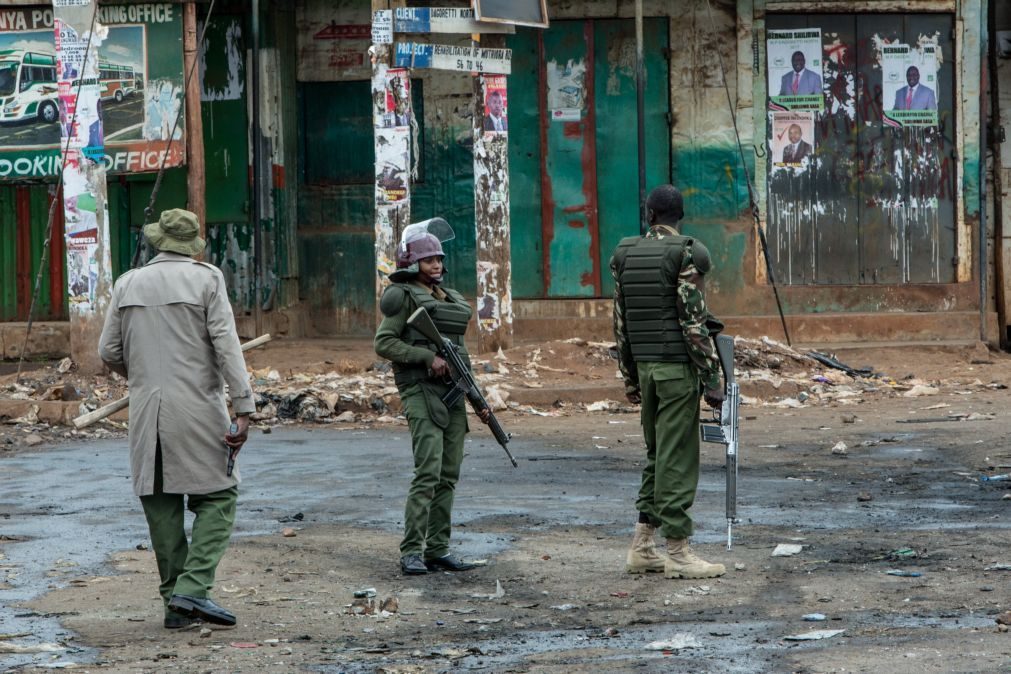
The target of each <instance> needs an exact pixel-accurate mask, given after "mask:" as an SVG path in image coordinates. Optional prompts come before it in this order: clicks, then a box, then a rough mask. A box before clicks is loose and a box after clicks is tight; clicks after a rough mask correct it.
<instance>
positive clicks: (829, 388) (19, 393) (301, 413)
mask: <svg viewBox="0 0 1011 674" xmlns="http://www.w3.org/2000/svg"><path fill="white" fill-rule="evenodd" d="M302 348H303V346H302V344H300V343H298V342H293V343H291V344H290V345H286V344H285V340H276V341H275V342H274V343H272V345H271V347H270V349H269V350H264V351H263V352H262V353H253V354H251V355H247V362H251V363H252V365H251V366H250V377H251V381H252V384H253V389H254V392H255V396H254V397H255V400H256V408H257V409H256V412H255V413H254V414H253V415H252V416H251V421H252V422H253V423H254V424H255V426H256V428H257V429H259V430H260V431H261V432H270V429H271V428H272V427H274V426H277V425H281V424H292V423H311V424H342V425H347V426H350V427H352V428H353V427H359V428H360V427H362V426H368V425H371V424H393V425H405V424H406V419H405V418H404V417H403V416H402V415H401V414H400V412H399V409H400V399H399V395H398V392H397V387H396V384H395V382H394V380H393V372H392V368H391V367H390V366H389V363H387V362H386V361H379V360H376V359H375V354H374V353H372V352H371V350H370V349H369V348H367V347H365V346H363V347H362V348H361V353H359V354H358V355H357V357H353V358H341V359H332V360H331V359H329V358H332V356H330V357H329V358H328V359H326V360H322V359H320V358H319V356H318V355H317V356H316V357H315V358H309V359H308V360H309V362H302V361H300V360H299V358H298V356H299V355H300V354H301V351H300V350H301V349H302ZM285 349H288V351H286V350H285ZM292 350H294V351H292ZM976 351H980V353H982V352H983V351H981V350H980V349H976V350H975V351H973V352H972V354H970V355H973V354H976ZM615 355H616V351H615V346H614V344H613V343H612V342H593V341H588V340H586V339H583V338H581V337H573V338H570V339H566V340H555V341H547V342H540V343H537V344H526V345H520V346H516V347H513V348H511V349H508V350H501V349H500V350H499V351H498V352H497V353H496V354H487V355H486V356H484V357H480V356H477V355H475V356H473V357H472V361H473V364H474V372H475V377H476V378H477V380H478V381H479V383H480V384H481V386H482V388H483V390H484V392H485V397H486V399H487V400H488V403H489V405H490V406H491V408H492V409H493V410H494V411H495V412H503V411H509V412H512V413H513V414H517V415H534V416H541V417H558V416H569V415H573V414H585V413H605V414H629V413H635V412H637V411H638V408H637V406H634V405H631V404H629V403H627V401H625V399H624V391H623V384H622V380H621V376H620V373H619V372H618V367H617V362H616V361H615V358H614V357H615ZM977 355H978V354H977ZM973 357H976V355H973ZM994 358H996V356H994ZM291 363H298V364H299V366H298V368H295V367H289V365H290V364H291ZM967 369H968V370H972V369H973V368H971V367H969V368H967ZM735 370H736V372H737V380H738V383H739V385H740V387H741V392H742V396H741V401H742V405H745V406H763V407H773V408H779V409H785V410H791V409H802V408H806V407H811V406H826V405H832V406H841V405H856V404H860V403H863V402H867V401H871V400H874V399H875V398H880V397H896V396H901V397H908V398H917V397H924V396H937V395H941V394H959V395H971V394H972V393H974V392H976V391H983V390H989V389H1002V388H1006V387H1007V386H1006V385H1005V384H1003V383H1000V382H995V381H991V382H988V383H986V382H984V381H982V380H981V379H978V378H972V377H964V376H963V378H960V379H957V378H953V379H919V378H916V377H915V376H913V375H906V376H903V377H901V378H893V377H891V376H889V375H887V374H884V373H882V372H880V371H878V368H871V367H863V366H862V367H851V366H850V365H847V364H845V363H843V362H842V360H840V358H838V357H837V356H836V355H835V354H827V353H822V352H818V351H809V352H801V351H797V350H796V349H793V348H791V347H789V346H787V345H785V344H782V343H780V342H777V341H776V340H773V339H770V338H768V337H763V338H761V339H748V338H744V337H737V338H736V339H735ZM965 370H966V368H962V370H957V369H956V370H953V371H961V372H965ZM977 370H978V371H979V372H983V371H984V370H979V369H978V368H977ZM127 393H128V391H127V387H126V380H125V379H123V378H122V377H120V376H119V375H116V374H109V375H103V376H91V377H89V376H85V375H82V374H81V373H80V372H79V370H78V368H77V366H76V365H75V364H74V363H73V361H72V360H71V359H69V358H65V359H63V360H61V361H58V362H56V361H54V362H52V363H50V364H49V365H47V366H44V367H40V368H37V369H34V370H31V371H29V372H27V373H25V374H24V375H23V376H22V378H21V380H20V381H16V377H15V375H14V374H10V375H4V376H0V403H3V401H5V400H6V401H23V402H28V403H33V404H31V405H30V406H29V407H25V406H24V405H21V406H17V407H16V412H7V411H6V410H8V409H9V410H15V406H14V405H13V402H12V405H9V406H8V407H7V408H3V407H0V451H5V450H6V451H11V450H14V449H18V448H21V447H31V446H35V445H39V444H42V443H39V442H38V441H37V439H36V437H31V436H32V435H34V436H37V437H38V438H41V439H42V441H43V443H53V442H55V441H59V440H67V439H71V438H89V439H96V438H104V437H122V435H123V434H124V431H125V430H126V423H125V422H123V421H113V420H110V419H106V420H103V421H101V422H99V423H96V424H94V425H92V426H89V427H87V428H86V429H83V430H80V431H69V430H68V429H69V426H68V424H69V421H70V419H71V418H72V417H73V416H77V415H79V414H84V413H87V412H90V411H94V410H96V409H98V408H99V407H102V406H104V405H107V404H109V403H111V402H113V401H115V400H118V399H119V398H121V397H123V396H124V395H126V394H127ZM51 404H62V405H66V406H67V407H66V408H63V412H62V413H61V414H57V415H55V417H54V413H53V412H52V410H51V409H50V408H45V409H43V407H42V406H43V405H51ZM947 406H949V405H948V404H947V403H939V404H938V405H931V406H924V407H921V408H920V409H925V410H926V409H941V408H942V407H947ZM68 409H69V410H70V412H67V410H68ZM120 418H122V417H120ZM994 418H995V415H994V414H992V413H983V412H977V411H966V412H958V413H953V414H951V415H949V417H948V418H944V419H937V420H946V421H987V420H991V419H994ZM841 419H842V423H844V424H852V423H856V422H857V420H858V419H857V416H856V415H855V414H852V413H850V414H843V415H842V416H841ZM907 421H908V422H910V423H925V422H927V421H929V420H928V419H910V420H907ZM15 431H20V432H15ZM25 436H29V437H27V438H26V437H25ZM25 440H27V442H25ZM837 453H841V452H837Z"/></svg>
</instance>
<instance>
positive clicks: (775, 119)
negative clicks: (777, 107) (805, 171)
mask: <svg viewBox="0 0 1011 674" xmlns="http://www.w3.org/2000/svg"><path fill="white" fill-rule="evenodd" d="M814 115H815V113H814V112H774V113H772V142H771V144H770V145H771V147H770V150H771V152H772V166H773V168H774V169H777V168H786V167H788V168H803V167H805V166H807V164H808V163H809V162H810V161H811V160H812V159H813V157H814Z"/></svg>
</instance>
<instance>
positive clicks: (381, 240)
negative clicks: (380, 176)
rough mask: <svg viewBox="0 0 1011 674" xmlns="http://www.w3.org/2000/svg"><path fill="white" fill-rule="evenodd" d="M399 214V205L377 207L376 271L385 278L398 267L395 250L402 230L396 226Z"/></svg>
mask: <svg viewBox="0 0 1011 674" xmlns="http://www.w3.org/2000/svg"><path fill="white" fill-rule="evenodd" d="M399 215H400V212H399V208H398V207H397V206H381V207H379V208H377V209H376V271H377V272H378V274H379V277H380V278H381V279H383V280H385V279H386V277H387V276H389V275H390V274H392V273H393V272H394V270H395V269H396V268H397V263H396V260H395V259H394V258H393V251H395V250H396V247H397V240H398V239H399V238H400V232H398V231H397V227H396V226H395V225H396V223H397V222H398V221H399V217H398V216H399Z"/></svg>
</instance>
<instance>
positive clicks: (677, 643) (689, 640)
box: [646, 632, 702, 651]
mask: <svg viewBox="0 0 1011 674" xmlns="http://www.w3.org/2000/svg"><path fill="white" fill-rule="evenodd" d="M701 646H702V645H701V644H700V643H699V641H698V639H696V638H695V635H694V634H688V633H687V632H679V633H678V634H675V635H674V636H673V637H671V638H670V639H667V640H666V641H651V642H650V643H648V644H646V650H647V651H680V650H682V649H685V648H700V647H701Z"/></svg>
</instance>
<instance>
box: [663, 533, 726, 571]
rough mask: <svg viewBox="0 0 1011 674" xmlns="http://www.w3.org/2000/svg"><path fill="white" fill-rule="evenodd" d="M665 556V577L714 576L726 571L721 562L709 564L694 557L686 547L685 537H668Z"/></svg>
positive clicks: (686, 540)
mask: <svg viewBox="0 0 1011 674" xmlns="http://www.w3.org/2000/svg"><path fill="white" fill-rule="evenodd" d="M667 557H668V558H667V563H666V564H665V565H664V569H663V575H664V577H665V578H715V577H716V576H722V575H723V574H724V573H726V572H727V569H726V567H725V566H723V565H722V564H710V563H709V562H707V561H705V560H704V559H699V558H698V557H696V556H695V554H694V553H693V552H692V551H691V550H690V549H689V548H688V539H687V538H668V539H667Z"/></svg>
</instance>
